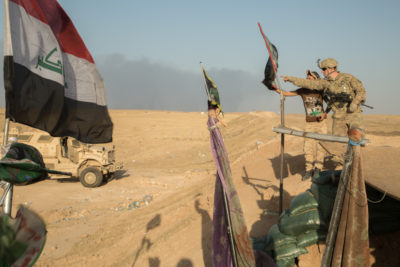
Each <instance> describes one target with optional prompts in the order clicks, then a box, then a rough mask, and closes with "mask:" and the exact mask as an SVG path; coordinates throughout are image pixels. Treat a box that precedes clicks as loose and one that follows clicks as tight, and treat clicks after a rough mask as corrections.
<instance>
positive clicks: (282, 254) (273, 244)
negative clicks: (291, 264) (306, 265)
mask: <svg viewBox="0 0 400 267" xmlns="http://www.w3.org/2000/svg"><path fill="white" fill-rule="evenodd" d="M296 243H297V240H296V237H294V236H290V235H285V234H283V233H282V232H280V231H279V227H278V225H276V224H275V225H273V226H272V227H271V229H270V230H269V233H268V238H267V244H266V246H265V250H266V252H269V251H270V252H272V254H273V256H274V259H275V260H276V261H277V260H284V259H289V258H293V259H294V258H295V257H297V256H299V255H301V254H306V253H307V250H306V249H304V248H301V247H297V244H296Z"/></svg>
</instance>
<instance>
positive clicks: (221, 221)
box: [207, 117, 256, 267]
mask: <svg viewBox="0 0 400 267" xmlns="http://www.w3.org/2000/svg"><path fill="white" fill-rule="evenodd" d="M217 122H218V119H215V118H212V117H209V118H208V122H207V125H208V128H209V130H210V140H211V150H212V154H213V157H214V161H215V164H216V166H217V179H216V182H215V195H214V214H213V244H212V245H213V256H212V257H213V264H214V266H215V267H230V266H233V259H232V255H231V247H230V242H229V235H228V228H227V224H226V221H227V220H226V219H227V216H230V218H231V223H232V225H231V228H232V234H233V239H234V244H235V253H236V259H237V263H238V266H243V267H250V266H251V267H254V266H256V264H255V258H254V254H253V249H252V246H251V242H250V238H249V234H248V231H247V227H246V223H245V221H244V217H243V212H242V208H241V206H240V201H239V196H238V194H237V192H236V189H235V186H234V184H233V179H232V172H231V169H230V166H229V160H228V156H227V153H226V149H225V145H224V141H223V138H222V136H221V132H220V131H219V129H218V127H217V126H216V123H217ZM224 193H225V194H226V196H227V202H228V210H229V211H228V212H229V214H226V212H225V207H224V197H223V196H224V195H223V194H224Z"/></svg>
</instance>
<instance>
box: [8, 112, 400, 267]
mask: <svg viewBox="0 0 400 267" xmlns="http://www.w3.org/2000/svg"><path fill="white" fill-rule="evenodd" d="M110 113H111V116H112V119H113V122H114V125H115V128H114V144H115V146H116V150H117V160H119V161H123V163H124V169H123V170H122V171H119V172H118V173H117V174H116V176H115V178H114V179H112V180H110V181H108V182H107V183H105V184H104V185H102V186H100V187H98V188H93V189H90V188H85V187H83V186H82V185H81V184H80V183H79V181H77V180H76V179H65V178H57V177H56V178H52V179H50V180H44V181H41V182H38V183H35V184H31V185H27V186H16V187H15V189H14V201H13V212H14V213H15V211H16V209H17V206H18V205H20V204H23V205H26V206H28V207H30V208H31V209H33V210H35V211H36V212H37V213H38V214H40V215H41V216H42V217H43V219H44V220H45V221H46V224H47V229H48V236H47V243H46V246H45V248H44V251H43V254H42V256H41V257H40V259H39V260H38V262H37V264H36V266H150V267H157V266H166V267H167V266H171V267H172V266H178V267H183V266H212V263H211V231H212V230H211V225H212V208H213V193H214V182H215V165H214V162H213V160H212V155H211V150H210V144H209V133H208V130H207V127H206V120H207V115H206V114H205V113H200V112H196V113H184V112H167V111H136V110H112V111H111V112H110ZM225 121H226V122H227V123H228V127H227V128H223V129H222V134H223V136H224V139H225V144H226V147H227V150H228V154H229V158H230V162H231V167H232V171H233V178H234V182H235V185H236V188H237V190H238V193H239V196H240V200H241V204H242V208H243V210H244V214H245V220H246V223H247V227H248V229H249V232H250V235H251V236H253V237H259V236H262V235H265V234H267V233H268V230H269V227H270V226H271V225H273V224H275V223H276V222H277V219H278V217H277V211H278V203H279V178H278V177H279V163H280V159H279V155H280V135H278V134H276V133H274V132H272V130H271V129H272V127H273V126H275V125H278V124H279V122H280V117H279V115H277V114H274V113H270V112H252V113H229V114H226V115H225ZM303 121H304V118H303V115H287V116H286V125H287V126H290V127H292V128H296V129H302V126H303ZM1 123H2V122H1ZM365 125H366V129H367V134H368V136H367V138H368V139H370V140H371V144H369V145H368V148H369V149H370V150H371V151H372V154H374V153H373V152H374V151H375V150H374V148H376V151H378V152H377V153H375V154H376V155H375V156H376V157H378V158H379V157H380V158H381V157H384V156H385V155H384V150H382V149H379V148H382V147H387V148H390V149H398V148H399V147H400V116H383V115H381V116H378V115H374V116H372V115H370V116H366V118H365ZM302 143H303V140H302V139H301V138H299V137H292V136H288V137H287V138H286V143H285V158H286V161H285V178H284V208H286V207H288V205H289V203H290V200H291V199H292V198H293V197H294V196H296V195H297V194H299V193H301V192H303V191H305V190H306V189H307V188H309V186H310V181H305V182H302V181H301V176H302V174H303V172H304V156H303V152H302ZM392 167H393V166H392ZM399 170H400V167H399ZM399 173H400V172H398V171H397V172H396V173H393V175H397V176H398V175H399ZM397 178H399V177H397ZM145 196H151V201H150V203H148V205H147V204H146V203H145V201H144V200H143V199H144V197H145ZM134 201H139V202H140V207H139V208H135V209H130V207H131V205H130V204H132V203H133V202H134ZM395 237H396V238H395ZM395 237H394V235H388V236H387V237H385V238H384V239H390V238H392V241H393V242H391V243H389V244H388V243H387V242H386V241H382V239H379V240H378V241H376V242H375V241H374V242H375V243H373V244H371V253H372V255H375V256H374V258H373V261H372V262H373V263H374V262H375V261H379V262H378V263H376V264H375V266H395V265H391V263H393V262H390V261H389V262H388V259H387V258H388V256H379V255H381V254H379V255H378V253H377V251H378V250H385V251H386V253H387V254H385V255H392V256H393V255H396V256H395V257H398V256H397V255H398V250H399V248H400V244H399V241H398V240H400V235H397V236H395ZM396 239H397V241H396ZM321 253H323V245H321V246H320V247H317V246H313V247H309V254H307V255H303V256H301V257H300V266H318V265H319V264H318V263H317V264H316V262H318V259H320V258H321V257H322V254H321ZM375 258H376V259H377V260H375ZM397 263H398V262H397ZM399 264H400V263H399ZM397 266H398V265H397Z"/></svg>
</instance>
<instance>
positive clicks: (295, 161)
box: [270, 153, 306, 180]
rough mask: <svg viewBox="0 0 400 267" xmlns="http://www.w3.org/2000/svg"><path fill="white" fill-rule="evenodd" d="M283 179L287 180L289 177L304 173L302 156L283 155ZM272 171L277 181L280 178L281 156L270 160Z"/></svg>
mask: <svg viewBox="0 0 400 267" xmlns="http://www.w3.org/2000/svg"><path fill="white" fill-rule="evenodd" d="M283 159H284V160H283V178H287V177H288V176H289V174H290V175H294V174H297V173H302V172H304V166H305V162H306V161H305V158H304V154H301V155H297V156H292V155H290V154H286V153H285V154H284V157H283ZM270 161H271V164H272V169H273V170H274V174H275V177H276V179H278V180H279V177H281V156H280V155H279V156H277V157H275V158H272V159H270Z"/></svg>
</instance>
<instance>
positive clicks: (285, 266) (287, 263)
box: [275, 258, 294, 267]
mask: <svg viewBox="0 0 400 267" xmlns="http://www.w3.org/2000/svg"><path fill="white" fill-rule="evenodd" d="M275 264H276V267H293V266H294V258H288V259H284V260H278V261H276V262H275Z"/></svg>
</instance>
